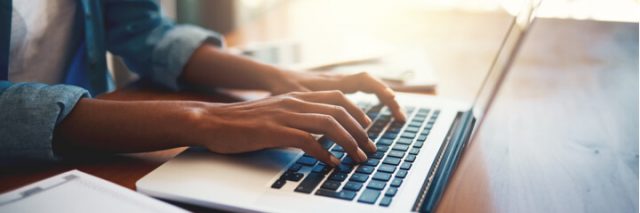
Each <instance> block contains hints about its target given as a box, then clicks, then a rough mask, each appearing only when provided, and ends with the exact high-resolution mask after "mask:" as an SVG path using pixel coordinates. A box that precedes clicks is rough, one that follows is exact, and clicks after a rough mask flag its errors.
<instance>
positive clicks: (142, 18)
mask: <svg viewBox="0 0 640 213" xmlns="http://www.w3.org/2000/svg"><path fill="white" fill-rule="evenodd" d="M3 1H5V0H3ZM78 5H79V7H78V10H79V11H78V13H77V14H78V15H77V18H76V20H75V21H77V22H80V23H82V24H81V26H83V27H82V28H80V29H77V30H76V31H75V32H73V33H74V34H77V35H79V37H83V38H84V39H83V41H84V44H77V46H78V47H83V48H84V49H83V54H84V57H83V60H82V66H83V68H84V69H83V71H84V72H85V73H83V74H84V75H86V76H87V81H88V84H87V85H88V86H86V87H85V88H82V87H78V86H73V85H65V84H59V85H45V84H40V83H13V82H9V81H6V80H5V81H0V165H2V164H12V163H21V162H47V161H55V160H57V159H59V157H58V156H57V155H56V154H55V153H54V152H53V149H52V143H51V142H52V138H53V131H54V129H55V127H56V125H58V124H59V123H60V122H61V121H62V120H64V118H65V117H66V116H67V115H68V114H69V113H70V112H71V111H72V110H73V107H74V106H75V104H76V103H77V102H78V100H80V99H81V98H90V97H91V95H92V94H93V95H97V94H101V93H104V92H109V91H110V90H112V89H113V86H112V85H113V82H112V80H111V78H110V76H109V74H108V71H107V65H106V64H107V63H106V52H107V51H109V52H111V53H113V54H115V55H118V56H120V57H122V58H123V59H124V61H125V63H126V64H127V66H128V67H129V68H130V69H131V70H133V71H134V72H136V73H138V74H139V75H140V76H141V78H143V79H147V80H149V81H151V82H154V83H156V84H158V85H161V86H164V87H167V88H169V89H173V90H177V89H178V88H179V83H178V80H177V79H178V77H179V76H180V73H181V72H182V68H183V67H184V65H185V64H186V63H187V61H188V60H189V58H190V57H191V54H192V53H193V52H194V51H195V49H196V48H198V47H199V46H200V45H202V44H203V42H208V43H211V44H213V45H216V46H219V47H222V46H223V45H224V41H223V39H222V37H221V36H220V35H219V34H216V33H214V32H211V31H208V30H205V29H202V28H199V27H195V26H189V25H176V24H174V23H172V22H171V21H169V20H168V19H166V18H165V17H163V16H162V14H161V11H160V6H159V5H158V3H157V2H156V1H153V0H100V1H98V0H78ZM0 6H1V5H0ZM0 9H3V8H0ZM4 9H6V8H4ZM10 10H11V8H9V11H10ZM0 33H10V32H0ZM7 37H10V36H0V38H7ZM0 42H5V41H0ZM0 69H5V68H0ZM1 71H3V70H0V72H1Z"/></svg>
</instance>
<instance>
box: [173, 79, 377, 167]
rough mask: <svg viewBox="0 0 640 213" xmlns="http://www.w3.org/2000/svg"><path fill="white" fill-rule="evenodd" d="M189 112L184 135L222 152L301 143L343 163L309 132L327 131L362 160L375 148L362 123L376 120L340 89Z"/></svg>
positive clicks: (318, 154) (331, 161)
mask: <svg viewBox="0 0 640 213" xmlns="http://www.w3.org/2000/svg"><path fill="white" fill-rule="evenodd" d="M189 112H190V115H189V117H190V118H191V119H190V120H192V122H189V123H191V124H192V125H187V128H186V129H185V134H184V136H185V137H186V138H187V140H188V141H191V144H198V145H202V146H205V147H207V148H208V149H209V150H211V151H213V152H217V153H241V152H248V151H255V150H261V149H266V148H274V147H296V148H300V149H302V150H304V151H305V152H306V153H307V154H309V155H311V156H313V157H315V158H316V159H318V160H320V161H322V162H325V163H327V164H328V165H331V166H337V165H339V163H340V161H339V160H338V159H337V158H335V157H334V156H333V155H332V154H331V153H329V152H328V151H327V150H325V149H323V148H322V146H321V145H320V143H318V142H317V141H316V140H315V139H314V137H313V136H312V135H310V134H309V133H316V134H324V135H325V136H328V137H329V138H331V139H332V140H333V141H335V142H336V143H337V144H338V145H340V146H342V147H343V148H344V150H345V151H346V152H347V154H348V155H349V156H351V158H353V159H354V160H355V161H358V162H363V161H365V160H366V159H367V157H366V154H365V153H364V152H363V150H364V151H366V152H369V153H373V152H375V151H376V147H375V145H374V144H373V142H371V141H370V140H369V138H368V137H367V134H366V132H365V130H364V129H363V127H365V126H368V125H369V124H370V123H371V120H370V119H369V118H368V117H367V116H366V115H365V114H364V113H363V112H362V111H361V110H360V109H359V108H358V107H357V106H355V105H354V104H353V103H351V102H350V101H349V100H347V99H346V97H345V96H344V95H343V93H342V92H340V91H336V90H334V91H321V92H292V93H287V94H283V95H278V96H273V97H269V98H266V99H262V100H257V101H251V102H241V103H233V104H223V105H219V104H215V105H210V104H207V103H201V105H200V106H198V107H195V108H193V110H189Z"/></svg>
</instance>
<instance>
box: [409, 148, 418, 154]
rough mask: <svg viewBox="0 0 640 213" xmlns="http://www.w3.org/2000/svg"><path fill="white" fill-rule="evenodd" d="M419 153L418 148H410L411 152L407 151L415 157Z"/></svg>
mask: <svg viewBox="0 0 640 213" xmlns="http://www.w3.org/2000/svg"><path fill="white" fill-rule="evenodd" d="M419 152H420V149H418V148H412V149H411V151H409V154H414V155H417V154H418V153H419Z"/></svg>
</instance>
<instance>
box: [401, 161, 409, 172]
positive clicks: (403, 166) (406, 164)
mask: <svg viewBox="0 0 640 213" xmlns="http://www.w3.org/2000/svg"><path fill="white" fill-rule="evenodd" d="M400 169H407V170H408V169H411V163H409V162H402V165H400Z"/></svg>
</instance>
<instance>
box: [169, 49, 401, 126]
mask: <svg viewBox="0 0 640 213" xmlns="http://www.w3.org/2000/svg"><path fill="white" fill-rule="evenodd" d="M181 80H182V81H184V82H185V83H189V84H191V85H195V86H199V87H205V88H217V87H221V88H234V89H258V90H269V91H271V92H272V93H273V94H276V95H277V94H284V93H288V92H296V91H297V92H308V91H325V90H340V91H342V92H344V93H352V92H356V91H362V92H367V93H374V94H376V95H377V96H378V98H379V99H380V101H381V102H382V103H383V104H385V105H386V106H388V107H389V109H391V112H392V114H393V115H394V117H395V118H396V119H398V120H402V121H404V120H405V119H406V117H405V115H404V113H403V110H402V109H401V108H400V105H398V103H397V102H396V100H395V95H394V93H393V91H392V90H391V89H389V87H387V86H386V85H385V84H384V83H382V81H380V80H378V79H376V78H374V77H372V76H370V75H369V74H367V73H364V72H363V73H359V74H355V75H324V74H317V73H309V72H305V73H299V72H289V71H282V70H281V69H279V68H277V67H274V66H271V65H268V64H263V63H260V62H257V61H254V60H251V59H249V58H245V57H242V56H238V55H233V54H229V53H228V52H226V51H223V50H219V49H217V48H216V47H213V46H211V45H206V44H205V45H202V46H201V47H200V48H198V49H197V50H196V51H195V52H194V53H193V55H192V56H191V58H190V59H189V62H187V64H186V65H185V68H184V71H183V73H182V76H181Z"/></svg>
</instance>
